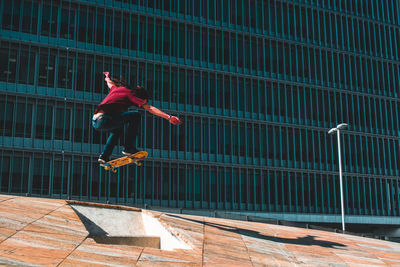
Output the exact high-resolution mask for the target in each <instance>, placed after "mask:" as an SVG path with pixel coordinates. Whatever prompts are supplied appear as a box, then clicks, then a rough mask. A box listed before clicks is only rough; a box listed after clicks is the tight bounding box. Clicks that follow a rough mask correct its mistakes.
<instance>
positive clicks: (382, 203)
mask: <svg viewBox="0 0 400 267" xmlns="http://www.w3.org/2000/svg"><path fill="white" fill-rule="evenodd" d="M378 179H379V185H380V186H379V188H380V196H381V198H380V199H381V208H382V215H383V216H385V215H387V214H386V209H385V202H384V194H383V192H384V189H383V187H384V185H386V183H384V181H385V180H383V178H378ZM385 191H386V190H385Z"/></svg>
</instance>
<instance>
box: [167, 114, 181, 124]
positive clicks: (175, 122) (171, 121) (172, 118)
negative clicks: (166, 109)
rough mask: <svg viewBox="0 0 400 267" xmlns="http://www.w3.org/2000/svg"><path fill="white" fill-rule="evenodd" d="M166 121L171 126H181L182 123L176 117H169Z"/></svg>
mask: <svg viewBox="0 0 400 267" xmlns="http://www.w3.org/2000/svg"><path fill="white" fill-rule="evenodd" d="M168 121H169V122H170V123H172V124H173V125H177V124H182V121H181V120H180V119H179V118H178V117H176V116H171V117H170V118H169V120H168Z"/></svg>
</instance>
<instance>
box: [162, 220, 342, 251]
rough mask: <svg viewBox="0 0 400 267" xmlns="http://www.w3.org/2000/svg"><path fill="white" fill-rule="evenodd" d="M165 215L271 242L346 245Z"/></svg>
mask: <svg viewBox="0 0 400 267" xmlns="http://www.w3.org/2000/svg"><path fill="white" fill-rule="evenodd" d="M167 215H168V216H169V217H175V218H179V219H182V220H187V221H191V222H195V223H200V224H203V225H207V226H210V227H215V228H218V229H220V230H223V231H228V232H234V233H237V234H240V235H245V236H248V237H252V238H258V239H262V240H267V241H272V242H278V243H285V244H292V245H301V246H320V247H324V248H336V249H337V248H344V247H346V245H344V244H341V243H337V242H331V241H325V240H317V239H315V238H316V236H313V235H307V236H304V237H298V238H282V237H274V236H268V235H264V234H261V233H260V232H257V231H253V230H249V229H244V228H239V227H233V226H229V225H225V224H218V223H211V222H203V221H199V220H195V219H188V218H185V217H181V216H178V215H172V214H167Z"/></svg>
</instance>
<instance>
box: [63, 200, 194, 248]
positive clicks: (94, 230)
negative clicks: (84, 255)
mask: <svg viewBox="0 0 400 267" xmlns="http://www.w3.org/2000/svg"><path fill="white" fill-rule="evenodd" d="M70 206H71V208H72V209H73V210H74V211H75V213H76V214H77V215H78V217H79V218H80V219H81V221H82V223H83V224H84V226H85V227H86V230H87V231H88V232H89V237H91V238H93V239H94V240H95V241H96V242H98V243H101V244H114V245H130V246H138V247H150V248H157V249H162V250H174V249H190V247H189V246H188V245H187V244H186V243H185V242H183V241H182V240H180V238H179V237H176V236H175V235H173V234H172V233H171V232H169V231H168V230H167V229H165V227H164V226H163V225H162V224H161V223H160V222H159V221H158V220H157V219H156V218H154V217H153V216H151V215H149V214H146V213H144V212H142V211H141V210H139V209H136V210H135V209H134V210H121V209H118V208H106V207H102V206H96V205H89V203H88V205H82V204H81V205H77V204H71V205H70Z"/></svg>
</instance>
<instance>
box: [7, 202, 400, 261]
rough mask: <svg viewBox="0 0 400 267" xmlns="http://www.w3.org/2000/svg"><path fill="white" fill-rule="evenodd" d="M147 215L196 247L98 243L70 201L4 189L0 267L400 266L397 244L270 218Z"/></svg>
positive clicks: (399, 252) (155, 213)
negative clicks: (274, 222)
mask: <svg viewBox="0 0 400 267" xmlns="http://www.w3.org/2000/svg"><path fill="white" fill-rule="evenodd" d="M146 212H148V211H146ZM149 213H150V214H152V215H153V216H154V217H156V218H158V219H159V221H160V222H161V223H162V224H163V225H164V226H165V227H166V228H167V229H168V230H170V231H171V232H173V233H174V234H175V235H177V236H179V237H180V238H181V239H183V240H184V241H185V242H186V243H187V244H188V245H189V246H190V247H191V248H192V249H189V250H184V249H175V250H173V251H165V250H159V249H154V248H143V247H135V246H125V245H109V244H99V243H96V241H95V240H93V239H92V238H90V237H89V236H88V235H89V233H88V231H87V230H86V228H85V226H84V224H83V223H82V221H81V219H80V218H79V216H78V215H77V214H76V213H75V211H74V210H73V209H72V208H71V206H70V205H69V204H68V203H67V201H65V200H55V199H43V198H27V197H20V196H10V195H0V265H2V264H6V265H19V266H38V265H39V266H40V265H45V266H400V244H398V243H393V242H387V241H382V240H376V239H369V238H363V237H357V236H351V235H343V234H337V233H331V232H324V231H318V230H309V229H303V228H295V227H287V226H280V225H271V224H265V223H255V222H245V221H234V220H227V219H217V218H210V217H201V216H189V215H180V214H169V213H160V212H149ZM110 219H112V218H110Z"/></svg>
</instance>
